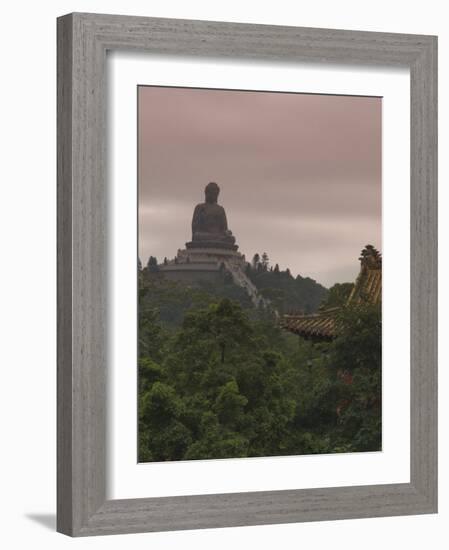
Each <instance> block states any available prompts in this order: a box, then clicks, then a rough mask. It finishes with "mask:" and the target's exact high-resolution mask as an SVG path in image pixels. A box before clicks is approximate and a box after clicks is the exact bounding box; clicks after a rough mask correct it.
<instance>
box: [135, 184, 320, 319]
mask: <svg viewBox="0 0 449 550" xmlns="http://www.w3.org/2000/svg"><path fill="white" fill-rule="evenodd" d="M219 192H220V188H219V187H218V185H217V184H216V183H214V182H211V183H209V184H208V185H207V186H206V188H205V202H203V203H200V204H197V205H196V207H195V209H194V213H193V218H192V240H191V241H189V242H187V243H186V244H185V248H184V249H179V250H178V252H177V254H176V256H175V257H174V258H172V259H168V258H164V260H163V261H162V262H158V260H157V259H156V258H155V257H153V256H150V258H149V260H148V263H147V265H146V267H145V268H143V269H142V267H141V266H140V272H141V276H140V292H141V295H140V299H141V305H142V302H144V303H145V304H146V305H147V306H148V307H150V306H152V307H157V308H158V309H159V311H160V316H161V319H162V320H165V321H166V322H169V323H175V324H179V323H180V322H182V317H183V312H185V311H186V310H187V309H190V308H191V307H194V306H197V305H198V306H204V305H207V304H208V303H211V302H212V301H216V300H217V298H218V299H220V298H230V299H233V300H236V301H238V302H240V303H241V305H242V306H243V307H245V308H248V309H251V310H254V311H256V312H258V314H272V315H273V314H275V315H280V314H284V313H286V312H288V311H292V310H294V311H301V312H304V313H313V312H314V311H316V310H317V308H318V306H319V305H320V303H321V302H322V300H323V298H324V297H325V296H326V294H327V290H326V289H325V288H324V287H323V286H321V285H320V284H318V283H317V282H316V281H314V280H313V279H310V278H308V277H307V278H303V277H301V276H299V275H298V276H297V277H296V278H295V277H293V276H292V275H291V273H290V270H289V269H288V268H287V269H286V270H285V271H282V270H280V268H279V266H278V264H276V265H274V266H270V262H269V259H268V255H267V254H266V253H265V252H264V253H263V254H262V256H260V255H259V254H255V255H254V257H253V260H252V262H251V263H249V262H247V261H246V258H245V256H244V254H241V253H240V252H239V251H238V248H239V247H238V245H237V244H236V239H235V237H234V236H233V234H232V231H230V230H229V228H228V223H227V219H226V213H225V210H224V208H223V207H222V206H221V205H219V204H217V199H218V194H219ZM139 265H140V262H139Z"/></svg>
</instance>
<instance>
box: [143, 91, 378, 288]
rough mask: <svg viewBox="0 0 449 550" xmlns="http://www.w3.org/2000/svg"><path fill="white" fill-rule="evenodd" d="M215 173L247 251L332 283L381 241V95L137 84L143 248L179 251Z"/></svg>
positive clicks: (160, 254) (157, 252) (351, 274)
mask: <svg viewBox="0 0 449 550" xmlns="http://www.w3.org/2000/svg"><path fill="white" fill-rule="evenodd" d="M209 181H216V182H217V183H218V185H219V186H220V188H221V193H220V196H219V200H218V202H219V203H220V204H222V205H223V206H224V208H225V209H226V214H227V218H228V224H229V227H230V229H231V230H232V232H233V234H234V235H235V237H236V239H237V244H238V245H239V250H240V252H242V253H244V254H245V255H246V257H247V259H251V258H252V256H253V255H254V253H255V252H259V253H260V254H262V253H263V252H267V253H268V256H269V258H270V260H271V262H272V263H273V264H274V263H279V265H280V267H281V268H282V269H285V268H286V267H289V268H290V270H291V271H292V273H293V275H296V274H300V275H302V276H309V277H312V278H314V279H316V280H317V281H318V282H320V283H322V284H324V285H325V286H330V285H332V284H333V283H335V282H344V281H352V280H354V279H355V277H356V275H357V273H358V270H359V263H358V256H359V253H360V250H361V249H362V248H363V246H364V245H365V244H368V243H370V244H373V245H374V246H376V247H377V248H379V249H381V248H382V247H381V99H380V98H373V97H354V96H331V95H310V94H297V93H276V92H243V91H234V90H204V89H193V88H166V87H149V86H145V87H139V256H140V258H141V260H142V263H146V262H147V260H148V257H149V255H150V254H151V255H153V256H156V257H157V258H158V260H159V261H161V260H162V259H163V258H164V256H167V257H168V258H172V257H173V256H174V255H175V254H176V251H177V250H178V248H184V246H185V242H186V241H188V240H190V237H191V230H190V224H191V219H192V213H193V209H194V207H195V205H196V204H197V203H198V202H203V200H204V187H205V185H206V184H207V183H208V182H209Z"/></svg>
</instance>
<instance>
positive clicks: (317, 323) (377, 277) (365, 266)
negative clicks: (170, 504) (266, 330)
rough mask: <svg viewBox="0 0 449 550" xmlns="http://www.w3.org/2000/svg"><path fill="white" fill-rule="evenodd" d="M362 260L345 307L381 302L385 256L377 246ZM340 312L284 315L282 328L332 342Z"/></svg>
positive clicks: (366, 250)
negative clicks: (383, 258)
mask: <svg viewBox="0 0 449 550" xmlns="http://www.w3.org/2000/svg"><path fill="white" fill-rule="evenodd" d="M359 260H360V273H359V275H358V277H357V279H356V281H355V284H354V287H353V289H352V291H351V294H350V295H349V298H348V300H347V302H346V306H349V305H354V304H378V303H380V302H381V300H382V256H381V254H380V253H379V252H378V250H376V249H375V248H374V246H372V245H366V246H365V248H364V249H363V250H362V252H361V255H360V258H359ZM346 306H343V307H346ZM340 309H341V308H340V307H333V308H326V309H321V310H318V312H317V313H314V314H309V315H304V314H302V315H283V316H282V318H281V320H280V324H281V327H282V328H284V329H286V330H288V331H290V332H293V333H294V334H298V335H299V336H302V337H303V338H306V339H311V340H321V341H325V340H332V339H333V338H335V336H336V335H337V330H336V323H335V318H336V316H337V314H338V312H339V311H340Z"/></svg>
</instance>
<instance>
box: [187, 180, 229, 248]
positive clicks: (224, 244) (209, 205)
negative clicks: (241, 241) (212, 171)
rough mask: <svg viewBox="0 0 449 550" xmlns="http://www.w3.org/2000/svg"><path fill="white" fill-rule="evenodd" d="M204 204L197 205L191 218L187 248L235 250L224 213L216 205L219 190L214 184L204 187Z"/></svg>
mask: <svg viewBox="0 0 449 550" xmlns="http://www.w3.org/2000/svg"><path fill="white" fill-rule="evenodd" d="M204 192H205V202H202V203H200V204H197V205H196V207H195V210H194V212H193V218H192V241H191V242H189V243H186V246H187V248H203V247H206V248H227V249H231V250H237V248H238V246H237V245H236V244H235V237H233V236H232V232H231V231H230V230H229V229H228V222H227V220H226V213H225V210H224V208H223V207H222V206H220V205H219V204H217V199H218V194H219V193H220V188H219V187H218V185H217V184H216V183H215V182H210V183H208V184H207V185H206V188H205V190H204Z"/></svg>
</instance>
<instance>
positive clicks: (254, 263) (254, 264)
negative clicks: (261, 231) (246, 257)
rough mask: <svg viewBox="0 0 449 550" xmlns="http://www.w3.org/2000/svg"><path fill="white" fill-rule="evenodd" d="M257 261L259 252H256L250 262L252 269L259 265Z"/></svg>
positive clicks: (258, 260)
mask: <svg viewBox="0 0 449 550" xmlns="http://www.w3.org/2000/svg"><path fill="white" fill-rule="evenodd" d="M259 262H260V256H259V254H258V253H257V252H256V253H255V254H254V256H253V261H252V264H253V269H257V266H258V265H259Z"/></svg>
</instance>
